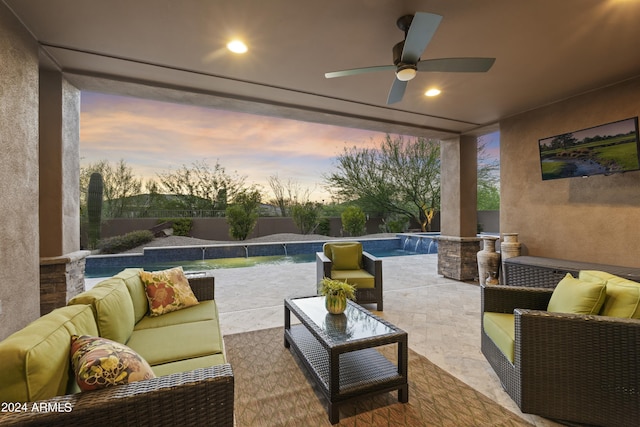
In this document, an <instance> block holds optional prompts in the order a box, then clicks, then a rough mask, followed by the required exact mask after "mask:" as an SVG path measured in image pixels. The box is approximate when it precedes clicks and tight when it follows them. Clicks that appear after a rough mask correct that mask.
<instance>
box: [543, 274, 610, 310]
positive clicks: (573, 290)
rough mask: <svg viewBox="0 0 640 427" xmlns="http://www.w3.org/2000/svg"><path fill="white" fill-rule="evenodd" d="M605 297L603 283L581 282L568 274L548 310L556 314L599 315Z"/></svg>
mask: <svg viewBox="0 0 640 427" xmlns="http://www.w3.org/2000/svg"><path fill="white" fill-rule="evenodd" d="M605 296H606V290H605V283H604V282H603V281H598V282H596V281H584V280H579V279H576V278H574V277H573V276H571V274H569V273H567V275H566V276H565V277H564V279H562V280H561V281H560V282H559V283H558V285H557V286H556V288H555V289H554V291H553V294H552V295H551V299H550V300H549V305H548V307H547V310H548V311H551V312H555V313H574V314H598V313H599V312H600V308H601V307H602V304H603V303H604V299H605Z"/></svg>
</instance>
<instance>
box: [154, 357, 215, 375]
mask: <svg viewBox="0 0 640 427" xmlns="http://www.w3.org/2000/svg"><path fill="white" fill-rule="evenodd" d="M224 363H227V359H226V358H225V357H224V354H222V353H220V354H212V355H209V356H202V357H196V358H193V359H186V360H180V361H178V362H170V363H163V364H161V365H155V366H152V367H151V369H153V372H154V373H155V374H156V376H158V377H162V376H164V375H170V374H176V373H178V372H187V371H193V370H194V369H198V368H208V367H209V366H215V365H222V364H224Z"/></svg>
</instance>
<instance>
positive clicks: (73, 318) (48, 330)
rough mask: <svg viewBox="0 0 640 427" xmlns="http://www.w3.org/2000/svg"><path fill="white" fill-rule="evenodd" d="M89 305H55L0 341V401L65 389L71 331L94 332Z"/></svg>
mask: <svg viewBox="0 0 640 427" xmlns="http://www.w3.org/2000/svg"><path fill="white" fill-rule="evenodd" d="M97 334H98V327H97V325H96V321H95V319H94V317H93V310H92V308H91V307H90V306H88V305H73V306H67V307H62V308H58V309H56V310H53V311H52V312H50V313H48V314H45V315H44V316H42V317H40V318H39V319H37V320H35V321H33V322H32V323H30V324H29V325H27V326H26V327H24V328H23V329H21V330H19V331H17V332H15V333H14V334H12V335H10V336H9V337H7V338H6V339H5V340H3V341H1V342H0V363H1V365H0V366H1V368H0V402H32V401H36V400H42V399H50V398H52V397H54V396H59V395H63V394H65V393H66V391H67V389H68V386H69V383H70V382H71V381H69V372H70V371H69V365H70V361H71V357H70V350H71V335H97Z"/></svg>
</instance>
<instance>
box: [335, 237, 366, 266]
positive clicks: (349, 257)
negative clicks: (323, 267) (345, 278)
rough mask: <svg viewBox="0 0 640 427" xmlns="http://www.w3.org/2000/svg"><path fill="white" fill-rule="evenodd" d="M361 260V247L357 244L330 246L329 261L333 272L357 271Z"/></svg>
mask: <svg viewBox="0 0 640 427" xmlns="http://www.w3.org/2000/svg"><path fill="white" fill-rule="evenodd" d="M361 258H362V251H361V246H360V245H359V244H357V243H354V244H352V245H333V246H331V260H332V261H333V269H334V270H359V269H360V259H361Z"/></svg>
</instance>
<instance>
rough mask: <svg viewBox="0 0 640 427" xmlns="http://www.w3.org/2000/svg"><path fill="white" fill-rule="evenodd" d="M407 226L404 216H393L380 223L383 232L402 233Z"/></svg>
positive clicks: (407, 222)
mask: <svg viewBox="0 0 640 427" xmlns="http://www.w3.org/2000/svg"><path fill="white" fill-rule="evenodd" d="M407 228H409V221H408V220H407V218H405V217H401V216H393V217H390V218H388V219H387V220H386V221H384V222H383V223H382V224H381V225H380V231H382V232H383V233H402V232H404V231H407Z"/></svg>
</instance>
